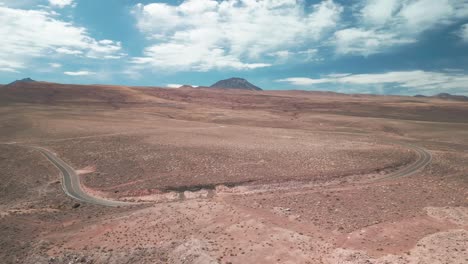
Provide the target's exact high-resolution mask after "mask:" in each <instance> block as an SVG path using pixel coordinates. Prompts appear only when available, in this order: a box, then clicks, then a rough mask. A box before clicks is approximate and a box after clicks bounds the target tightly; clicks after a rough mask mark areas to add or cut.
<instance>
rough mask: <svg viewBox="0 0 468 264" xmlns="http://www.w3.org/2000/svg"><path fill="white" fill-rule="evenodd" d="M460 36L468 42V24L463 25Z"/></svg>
mask: <svg viewBox="0 0 468 264" xmlns="http://www.w3.org/2000/svg"><path fill="white" fill-rule="evenodd" d="M459 36H460V38H461V39H462V41H463V42H465V43H468V24H464V25H462V26H461V28H460V31H459Z"/></svg>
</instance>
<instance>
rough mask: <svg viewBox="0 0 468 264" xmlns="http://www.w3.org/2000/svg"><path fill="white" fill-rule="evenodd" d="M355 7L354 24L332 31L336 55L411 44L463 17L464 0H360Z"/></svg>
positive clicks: (466, 8)
mask: <svg viewBox="0 0 468 264" xmlns="http://www.w3.org/2000/svg"><path fill="white" fill-rule="evenodd" d="M358 10H359V11H358V12H357V18H358V21H357V23H356V24H355V25H353V26H352V27H350V28H345V29H342V30H339V31H337V32H336V33H335V36H334V38H333V42H334V43H335V47H336V52H337V53H338V54H359V55H370V54H374V53H380V52H385V51H388V50H389V49H391V48H393V47H395V46H400V45H404V44H409V43H414V42H416V41H418V39H419V37H420V35H421V34H423V33H424V32H426V31H428V30H432V29H435V28H439V27H443V26H447V25H450V24H453V23H455V22H457V21H460V20H461V19H466V18H467V17H468V1H467V0H362V2H361V4H360V6H359V8H358ZM355 15H356V14H355Z"/></svg>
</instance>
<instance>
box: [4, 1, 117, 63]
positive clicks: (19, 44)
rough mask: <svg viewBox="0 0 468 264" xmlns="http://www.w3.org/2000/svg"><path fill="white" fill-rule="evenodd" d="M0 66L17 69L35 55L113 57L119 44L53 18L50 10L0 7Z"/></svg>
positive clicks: (54, 15) (53, 14)
mask: <svg viewBox="0 0 468 264" xmlns="http://www.w3.org/2000/svg"><path fill="white" fill-rule="evenodd" d="M0 24H1V25H2V26H1V27H0V35H1V36H5V37H2V38H0V68H9V69H12V70H15V71H16V70H19V69H22V68H25V65H26V63H27V62H28V61H29V60H31V59H33V58H38V57H48V56H51V55H54V54H56V55H74V56H83V57H89V58H100V59H102V58H105V57H106V56H117V55H119V54H120V53H121V52H120V50H121V43H120V42H115V41H111V40H96V39H94V38H92V37H91V36H90V35H89V33H88V32H87V30H86V29H85V28H82V27H77V26H74V25H73V24H71V23H69V22H65V21H62V20H60V19H58V18H56V14H55V13H54V12H53V11H44V10H24V9H14V8H9V7H5V6H0Z"/></svg>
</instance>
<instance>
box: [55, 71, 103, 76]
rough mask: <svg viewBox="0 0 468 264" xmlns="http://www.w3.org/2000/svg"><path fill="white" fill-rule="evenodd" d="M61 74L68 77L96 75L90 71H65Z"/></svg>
mask: <svg viewBox="0 0 468 264" xmlns="http://www.w3.org/2000/svg"><path fill="white" fill-rule="evenodd" d="M63 74H65V75H69V76H87V75H94V74H96V73H95V72H90V71H66V72H64V73H63Z"/></svg>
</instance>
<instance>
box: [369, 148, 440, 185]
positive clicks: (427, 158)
mask: <svg viewBox="0 0 468 264" xmlns="http://www.w3.org/2000/svg"><path fill="white" fill-rule="evenodd" d="M389 143H393V144H398V145H401V146H403V147H406V148H409V149H412V150H413V151H415V152H416V155H418V158H417V159H416V161H414V162H412V163H410V164H409V165H407V166H404V167H402V168H400V169H399V170H397V171H394V172H392V173H389V174H387V175H385V176H384V177H382V178H379V179H376V181H381V180H389V179H395V178H400V177H407V176H411V175H413V174H415V173H416V172H418V171H419V170H421V169H423V168H424V167H426V166H427V165H428V164H429V163H431V161H432V155H431V153H429V152H428V151H427V150H426V149H424V148H421V147H418V146H415V145H413V144H409V143H405V142H399V141H395V142H389Z"/></svg>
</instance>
